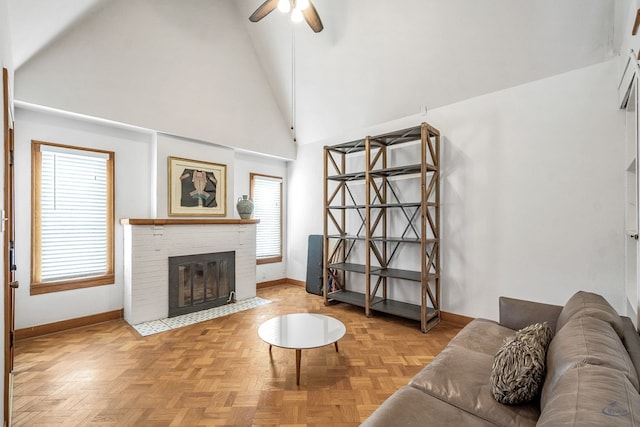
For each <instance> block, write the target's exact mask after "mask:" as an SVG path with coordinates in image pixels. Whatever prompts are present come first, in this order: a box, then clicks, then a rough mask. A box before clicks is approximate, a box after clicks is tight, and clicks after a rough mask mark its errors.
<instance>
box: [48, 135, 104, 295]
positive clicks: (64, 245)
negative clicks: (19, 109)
mask: <svg viewBox="0 0 640 427" xmlns="http://www.w3.org/2000/svg"><path fill="white" fill-rule="evenodd" d="M40 148H41V159H42V171H41V183H40V184H41V199H40V213H41V221H40V224H41V230H40V233H41V234H40V236H41V242H40V244H41V265H40V275H41V277H40V279H41V281H42V282H51V281H57V280H68V279H75V278H80V277H91V276H98V275H103V274H105V273H106V272H107V269H108V264H107V256H108V254H107V244H108V242H107V218H108V200H107V160H108V155H107V154H104V153H99V152H92V151H84V150H73V149H66V148H61V147H54V146H46V145H41V146H40Z"/></svg>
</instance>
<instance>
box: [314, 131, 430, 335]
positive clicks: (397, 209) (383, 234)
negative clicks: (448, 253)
mask: <svg viewBox="0 0 640 427" xmlns="http://www.w3.org/2000/svg"><path fill="white" fill-rule="evenodd" d="M410 147H413V148H410ZM396 150H397V151H396ZM411 150H417V151H418V153H416V154H415V155H412V153H413V151H411ZM403 152H404V154H408V155H405V156H402V154H403ZM393 154H396V155H393ZM402 159H404V160H405V161H404V162H403V161H402ZM407 159H408V160H409V161H410V162H407ZM416 161H417V162H416ZM413 162H416V163H413ZM324 178H325V179H324V201H325V205H324V212H325V215H324V245H323V268H324V272H325V274H324V287H323V288H324V300H325V304H328V303H330V302H332V301H338V302H344V303H348V304H353V305H356V306H359V307H363V308H364V310H365V314H366V315H367V316H370V315H371V314H372V312H376V311H377V312H383V313H388V314H392V315H396V316H401V317H406V318H409V319H414V320H417V321H420V329H421V330H422V332H427V331H428V330H429V329H431V328H432V327H433V326H435V325H436V324H438V322H439V321H440V238H441V236H440V182H439V181H440V132H439V131H438V130H437V129H435V128H433V127H432V126H430V125H428V124H427V123H422V124H421V125H420V126H416V127H413V128H409V129H403V130H399V131H396V132H390V133H387V134H383V135H378V136H372V137H371V136H368V137H366V138H364V139H359V140H355V141H350V142H346V143H342V144H337V145H333V146H327V147H325V148H324ZM403 185H404V188H401V187H402V186H403ZM416 186H418V187H416ZM407 188H409V189H413V190H416V189H418V188H419V191H413V193H412V192H411V191H408V193H410V194H409V196H408V197H406V196H405V194H404V193H403V191H402V190H403V189H404V190H406V189H407ZM415 194H417V197H411V196H412V195H414V196H415ZM404 198H409V200H403V199H404ZM399 229H401V231H399ZM408 247H412V249H406V248H408ZM406 250H408V251H414V252H415V251H416V250H417V251H419V255H418V257H417V259H419V261H418V262H416V264H417V265H415V266H413V268H410V269H407V268H406V266H405V265H402V266H399V267H398V265H399V264H402V262H401V260H400V259H401V258H405V257H402V256H400V254H401V253H403V251H406ZM398 282H407V283H413V284H417V285H418V286H420V292H419V293H420V301H417V302H415V303H408V302H403V301H397V300H393V299H391V298H390V297H389V293H390V290H391V289H392V288H391V287H393V286H396V283H398ZM357 283H359V284H360V285H362V284H363V285H364V286H360V288H361V289H357V288H358V286H355V285H356V284H357Z"/></svg>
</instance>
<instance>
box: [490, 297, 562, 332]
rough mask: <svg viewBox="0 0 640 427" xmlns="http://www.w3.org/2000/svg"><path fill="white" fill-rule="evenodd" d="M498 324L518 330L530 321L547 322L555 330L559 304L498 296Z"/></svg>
mask: <svg viewBox="0 0 640 427" xmlns="http://www.w3.org/2000/svg"><path fill="white" fill-rule="evenodd" d="M499 301H500V325H502V326H506V327H507V328H510V329H513V330H516V331H517V330H518V329H522V328H524V327H525V326H528V325H531V324H532V323H538V322H540V323H541V322H547V323H548V324H549V327H551V330H552V331H554V332H555V330H556V323H557V321H558V316H559V315H560V312H561V311H562V306H561V305H552V304H544V303H540V302H533V301H526V300H521V299H515V298H508V297H500V299H499Z"/></svg>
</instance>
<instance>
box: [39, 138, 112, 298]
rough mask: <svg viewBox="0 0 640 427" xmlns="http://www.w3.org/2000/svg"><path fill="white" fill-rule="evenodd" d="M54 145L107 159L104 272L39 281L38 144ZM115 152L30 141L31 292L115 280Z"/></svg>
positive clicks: (88, 285) (78, 286)
mask: <svg viewBox="0 0 640 427" xmlns="http://www.w3.org/2000/svg"><path fill="white" fill-rule="evenodd" d="M43 145H46V146H53V147H60V148H66V149H72V150H78V151H87V152H93V153H102V154H106V155H107V156H108V159H107V197H106V201H107V232H106V234H107V236H106V237H107V248H106V249H107V271H106V273H105V274H102V275H98V276H89V277H82V278H78V279H71V280H57V281H51V282H42V281H41V276H40V274H41V272H40V265H41V260H42V251H41V249H42V246H41V237H42V236H41V219H42V218H41V211H40V195H41V186H40V183H41V174H42V154H41V151H40V147H41V146H43ZM114 164H115V153H114V152H113V151H105V150H98V149H94V148H85V147H77V146H72V145H64V144H56V143H52V142H44V141H36V140H32V141H31V286H30V293H31V295H38V294H45V293H50V292H60V291H68V290H72V289H82V288H90V287H94V286H103V285H111V284H114V283H115V274H114V221H115V189H114V186H115V184H114V183H115V177H114V169H115V167H114Z"/></svg>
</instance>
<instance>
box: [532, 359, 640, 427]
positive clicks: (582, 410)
mask: <svg viewBox="0 0 640 427" xmlns="http://www.w3.org/2000/svg"><path fill="white" fill-rule="evenodd" d="M553 394H554V397H553V399H552V400H551V401H550V402H549V403H548V404H547V405H546V406H545V408H544V410H543V411H542V413H541V414H540V419H539V420H538V424H537V426H541V427H552V426H553V427H555V426H559V425H562V426H576V427H578V426H607V427H618V426H620V427H623V426H637V425H640V394H638V391H637V390H636V389H635V388H634V387H633V385H632V384H631V382H630V381H629V379H628V378H627V376H626V375H624V374H623V373H622V372H620V371H616V370H614V369H609V368H605V367H602V366H594V365H583V366H578V367H574V368H571V369H569V370H568V371H567V372H566V373H565V374H564V375H563V376H562V378H560V380H559V381H558V383H557V384H556V386H555V389H554V393H553Z"/></svg>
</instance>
